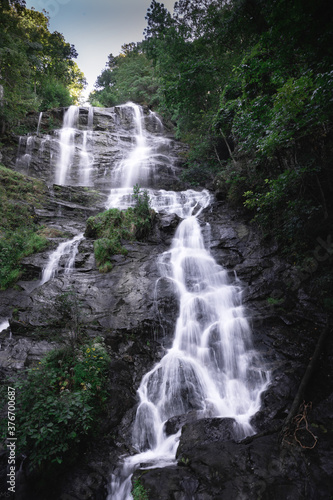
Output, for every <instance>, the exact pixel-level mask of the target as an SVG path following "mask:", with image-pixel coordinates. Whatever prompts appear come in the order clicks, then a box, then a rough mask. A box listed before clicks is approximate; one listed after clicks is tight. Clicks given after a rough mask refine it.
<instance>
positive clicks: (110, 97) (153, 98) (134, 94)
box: [89, 43, 158, 107]
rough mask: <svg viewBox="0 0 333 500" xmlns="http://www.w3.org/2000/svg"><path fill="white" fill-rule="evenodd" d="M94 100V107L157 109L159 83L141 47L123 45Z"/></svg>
mask: <svg viewBox="0 0 333 500" xmlns="http://www.w3.org/2000/svg"><path fill="white" fill-rule="evenodd" d="M95 89H96V90H95V91H93V92H92V93H91V94H90V96H89V99H90V102H91V103H92V104H93V105H101V106H105V107H109V106H115V105H116V104H122V103H124V102H127V101H134V102H137V103H138V104H147V105H149V106H156V104H157V102H158V94H157V92H158V79H157V78H156V76H155V71H154V68H153V65H152V63H151V61H150V60H149V59H148V58H147V56H146V55H145V53H144V52H143V50H142V44H141V43H127V44H124V45H122V47H121V53H120V54H119V55H118V56H113V54H110V55H109V57H108V62H107V64H106V67H105V69H104V70H103V71H102V73H101V74H100V75H99V76H98V78H97V80H96V83H95Z"/></svg>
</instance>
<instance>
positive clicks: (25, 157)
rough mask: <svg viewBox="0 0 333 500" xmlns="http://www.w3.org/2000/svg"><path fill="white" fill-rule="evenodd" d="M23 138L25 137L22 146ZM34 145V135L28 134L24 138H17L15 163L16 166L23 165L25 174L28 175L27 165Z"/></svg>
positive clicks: (28, 165)
mask: <svg viewBox="0 0 333 500" xmlns="http://www.w3.org/2000/svg"><path fill="white" fill-rule="evenodd" d="M24 139H25V146H24ZM34 146H35V139H34V136H32V135H28V136H27V137H26V138H24V137H20V138H19V146H18V152H17V158H16V162H15V165H16V167H17V168H19V167H23V168H24V170H25V171H26V174H27V175H29V167H30V163H31V158H32V153H33V149H34ZM22 150H24V153H23V152H22Z"/></svg>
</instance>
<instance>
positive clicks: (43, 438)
mask: <svg viewBox="0 0 333 500" xmlns="http://www.w3.org/2000/svg"><path fill="white" fill-rule="evenodd" d="M81 341H82V339H81ZM109 362H110V359H109V356H108V354H107V352H106V349H105V346H104V344H103V342H102V340H101V339H98V338H96V339H94V340H92V341H85V342H81V343H73V344H72V345H69V346H66V347H63V348H62V349H58V350H55V351H52V352H50V353H49V354H48V355H47V356H45V357H44V358H43V359H42V360H41V361H40V362H39V363H38V364H36V365H34V366H32V367H30V368H28V369H27V370H25V372H24V373H21V374H20V375H19V376H18V377H17V378H16V381H14V382H10V381H7V385H3V386H2V388H1V391H2V393H3V394H2V396H3V400H5V399H6V398H7V397H8V396H7V394H4V392H5V391H7V388H8V385H9V386H10V388H11V391H15V393H14V394H16V397H17V405H18V406H17V410H18V411H17V415H16V421H15V425H16V428H19V429H20V432H19V433H17V442H16V446H17V450H18V452H19V453H28V455H29V466H30V468H31V469H39V470H40V471H41V470H43V471H44V473H45V472H47V470H48V469H52V468H54V466H55V465H57V464H62V463H65V464H68V463H69V462H72V461H73V460H74V459H75V458H77V454H78V451H79V447H80V443H82V442H83V441H84V440H85V439H87V437H88V436H89V435H91V434H92V433H93V431H94V432H97V429H98V422H97V420H96V419H97V417H98V416H99V415H100V414H101V413H102V412H103V411H104V409H105V408H104V407H105V401H106V399H107V388H106V387H107V380H108V367H109ZM6 424H7V422H6V420H5V419H2V421H1V427H0V430H1V437H6V436H7V433H8V429H7V425H6Z"/></svg>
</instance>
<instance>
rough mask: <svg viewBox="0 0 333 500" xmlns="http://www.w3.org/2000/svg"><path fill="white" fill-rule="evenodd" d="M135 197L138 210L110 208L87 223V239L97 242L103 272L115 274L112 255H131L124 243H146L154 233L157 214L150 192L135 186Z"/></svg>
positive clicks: (98, 256)
mask: <svg viewBox="0 0 333 500" xmlns="http://www.w3.org/2000/svg"><path fill="white" fill-rule="evenodd" d="M133 196H134V199H135V200H136V206H135V207H134V208H131V207H130V208H128V209H127V210H118V209H117V208H110V209H109V210H106V211H105V212H101V213H99V214H97V215H96V216H95V217H89V219H88V220H87V225H86V231H85V236H87V237H88V238H94V239H95V240H96V241H95V243H94V253H95V259H96V263H97V266H98V268H99V270H100V272H103V273H106V272H109V271H111V269H112V264H111V262H110V258H111V257H112V255H115V254H120V255H127V250H126V248H124V246H123V244H122V242H123V240H126V241H133V240H134V239H143V238H144V237H145V236H147V234H148V233H149V231H150V229H151V224H152V216H153V212H152V210H151V209H150V206H149V196H148V194H147V191H143V192H141V191H140V188H139V187H138V186H135V187H134V194H133Z"/></svg>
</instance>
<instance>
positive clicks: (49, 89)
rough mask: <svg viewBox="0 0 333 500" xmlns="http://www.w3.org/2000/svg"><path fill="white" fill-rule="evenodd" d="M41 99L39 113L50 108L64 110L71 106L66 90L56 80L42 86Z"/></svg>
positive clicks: (71, 101)
mask: <svg viewBox="0 0 333 500" xmlns="http://www.w3.org/2000/svg"><path fill="white" fill-rule="evenodd" d="M41 98H42V103H41V106H40V110H41V111H44V110H46V109H52V108H66V107H67V106H70V105H71V104H73V99H72V98H71V95H70V92H69V90H68V88H67V87H65V86H64V85H63V84H62V83H60V82H58V81H56V80H51V81H49V82H47V83H45V84H44V85H43V87H42V88H41Z"/></svg>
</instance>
